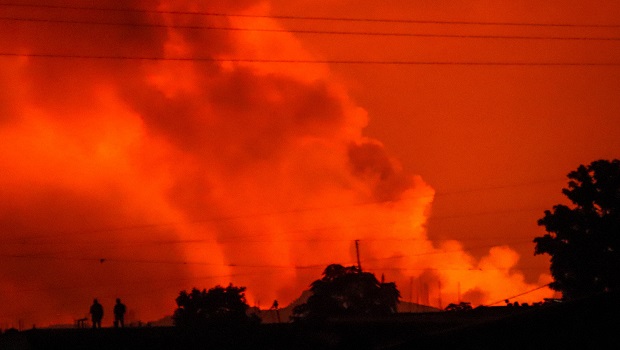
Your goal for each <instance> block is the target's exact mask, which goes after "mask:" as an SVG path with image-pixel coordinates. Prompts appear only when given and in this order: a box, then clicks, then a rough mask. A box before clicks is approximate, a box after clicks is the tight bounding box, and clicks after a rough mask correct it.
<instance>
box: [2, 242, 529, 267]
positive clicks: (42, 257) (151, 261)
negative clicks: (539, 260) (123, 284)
mask: <svg viewBox="0 0 620 350" xmlns="http://www.w3.org/2000/svg"><path fill="white" fill-rule="evenodd" d="M525 243H532V241H531V240H527V241H525V240H523V241H516V242H512V243H502V244H499V243H495V244H486V245H479V246H475V247H471V248H469V249H468V250H474V249H482V248H491V247H495V246H498V245H505V244H511V245H517V244H525ZM452 253H467V250H465V249H454V250H443V251H442V250H439V249H437V250H435V251H431V252H423V253H416V254H402V255H395V256H390V257H383V258H370V259H364V261H382V260H393V259H402V258H411V257H419V256H428V255H444V254H452ZM0 258H15V259H31V260H68V261H87V262H95V263H100V264H105V263H135V264H165V265H203V266H221V267H237V268H277V269H317V268H323V267H325V266H327V265H329V264H330V263H322V264H312V265H268V264H239V263H210V262H204V261H175V260H155V259H128V258H122V257H121V258H118V257H103V256H100V257H71V256H66V255H50V254H0Z"/></svg>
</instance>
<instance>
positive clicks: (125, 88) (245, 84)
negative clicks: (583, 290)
mask: <svg viewBox="0 0 620 350" xmlns="http://www.w3.org/2000/svg"><path fill="white" fill-rule="evenodd" d="M97 4H98V6H100V7H114V6H118V4H117V2H109V4H104V3H102V2H98V3H97ZM108 5H109V6H108ZM123 6H126V7H127V8H150V9H153V7H152V4H151V2H150V1H149V2H147V1H137V0H136V1H128V2H124V3H123ZM268 10H269V9H268V6H267V4H266V3H263V2H258V1H219V2H218V5H213V4H211V2H194V1H161V3H160V4H159V5H158V7H157V11H156V12H135V11H102V10H98V11H93V10H76V9H73V10H71V9H49V8H48V9H37V8H31V7H14V8H11V11H12V15H14V16H15V17H20V18H45V19H50V18H54V19H62V20H66V21H73V22H77V21H79V22H114V23H125V24H131V25H97V24H92V23H91V24H77V23H71V24H69V23H64V24H61V23H50V22H30V21H4V22H2V24H1V25H2V26H3V30H2V31H3V33H7V34H6V35H3V36H2V37H1V38H0V43H1V44H2V47H3V50H4V51H6V52H11V53H18V54H22V56H17V57H15V56H4V57H1V58H0V60H1V61H2V64H1V65H0V113H1V114H0V140H2V142H1V143H0V174H2V176H0V198H1V201H0V261H1V264H0V280H1V281H2V287H1V288H0V298H2V300H4V301H5V303H4V306H3V308H2V310H1V311H0V326H2V327H7V326H11V325H15V324H16V322H17V321H18V320H23V321H24V322H25V323H26V325H30V324H31V323H39V324H41V323H43V324H45V323H50V322H65V323H69V322H73V320H75V319H77V318H81V317H84V316H85V314H86V312H87V310H88V306H89V304H90V302H91V301H92V298H95V297H97V298H99V299H100V300H101V301H102V302H103V304H104V306H105V307H107V314H108V315H109V313H110V310H111V306H112V304H113V299H114V298H116V297H120V298H122V299H123V300H124V301H125V303H126V304H127V305H128V307H129V309H130V318H133V319H134V320H136V319H142V320H154V319H157V318H160V317H162V316H163V315H165V314H170V313H171V312H172V311H173V310H174V307H175V305H174V298H175V296H176V295H177V294H178V292H179V291H180V290H183V289H189V288H191V287H193V286H197V287H200V288H209V287H211V286H214V285H215V284H228V283H229V282H232V283H234V284H236V285H243V286H247V287H248V297H249V300H250V302H251V303H253V304H259V303H260V304H261V306H268V305H269V304H270V303H271V302H272V301H273V300H274V299H278V300H279V301H280V303H281V305H285V304H286V303H288V302H290V301H292V300H293V299H294V298H296V297H297V296H299V294H300V293H301V291H302V290H304V289H306V288H307V286H308V284H309V283H310V282H311V281H312V280H314V279H316V278H318V277H319V276H320V272H321V271H322V269H323V268H324V267H325V266H326V265H327V264H329V263H342V264H353V263H355V248H354V240H360V242H361V256H362V262H363V268H364V269H368V270H370V271H373V272H376V273H377V274H381V273H383V274H385V276H386V279H388V280H395V281H396V282H397V285H398V287H399V288H400V290H401V292H402V293H403V297H404V298H405V299H408V297H407V294H408V293H409V292H410V289H411V292H410V293H409V294H410V295H412V296H416V297H417V298H418V301H420V302H423V301H426V302H428V303H430V304H433V305H438V302H439V301H438V300H437V299H438V298H436V297H434V295H437V296H439V293H440V291H441V293H442V294H441V297H442V298H443V300H444V301H445V302H450V301H456V299H457V290H459V291H460V293H461V296H462V299H463V300H469V301H472V302H474V303H485V302H490V301H493V300H494V299H497V298H504V297H506V296H507V295H510V294H511V293H514V292H515V291H517V292H519V291H524V290H527V289H528V288H532V286H530V285H527V284H526V283H525V282H524V278H523V276H522V274H520V273H519V272H518V271H513V270H512V268H513V267H514V266H515V264H516V262H517V260H518V256H517V255H516V253H514V252H513V251H512V250H511V249H510V248H508V247H495V248H492V249H491V250H490V251H489V254H488V255H487V256H486V257H485V258H483V259H482V260H480V261H475V260H474V259H473V258H472V257H471V256H470V255H468V254H467V252H465V251H463V249H462V247H461V245H460V244H459V242H456V241H453V242H443V243H442V244H436V243H433V242H431V241H429V240H428V239H427V237H426V233H425V223H426V219H427V218H428V216H429V215H430V210H431V204H432V201H433V195H434V192H433V189H432V188H431V187H430V186H428V185H427V184H425V183H424V181H423V180H422V179H421V178H420V177H418V176H412V175H409V174H406V173H404V172H403V170H402V169H401V168H400V167H399V164H398V162H397V161H396V160H395V159H393V158H392V157H390V156H389V154H388V153H387V152H386V150H385V149H384V147H383V146H382V144H381V143H380V141H379V140H373V139H369V138H367V137H364V136H363V134H362V131H363V128H364V126H365V125H366V122H367V116H366V113H365V112H364V110H363V109H361V108H359V107H358V106H356V105H355V103H354V102H353V101H352V100H351V99H350V98H349V97H348V95H347V93H346V91H345V90H344V89H343V87H342V86H340V85H339V84H338V83H337V82H335V79H334V78H333V77H331V76H330V74H329V68H328V67H327V66H325V65H321V64H275V63H273V64H266V63H252V62H246V63H241V62H231V61H225V59H229V58H258V59H260V58H287V59H291V58H292V59H312V58H313V57H312V55H311V54H309V53H308V52H306V51H305V50H304V48H303V47H301V46H300V44H299V42H297V41H296V40H295V38H294V37H293V36H291V35H287V34H285V33H277V34H274V33H271V34H270V33H257V32H244V31H225V30H207V29H188V28H181V27H182V26H195V27H197V26H244V27H252V26H254V27H260V26H263V27H264V26H270V27H277V26H278V23H277V22H275V21H273V20H269V19H264V18H263V19H256V18H254V19H252V18H240V17H225V16H198V15H180V14H174V13H171V12H173V11H202V12H218V13H243V12H247V13H265V14H267V13H268ZM143 23H157V24H162V25H165V26H160V27H146V26H141V25H139V24H143ZM32 54H49V55H52V57H46V58H43V57H33V56H32ZM54 56H55V57H54ZM66 56H86V58H84V57H82V58H79V57H73V58H70V57H66ZM101 56H106V57H110V56H113V57H124V59H110V58H93V57H101ZM88 57H90V58H88ZM153 57H164V58H178V57H195V58H204V59H211V61H209V60H194V61H176V60H151V59H145V58H153ZM139 58H142V59H139ZM542 278H543V279H544V278H545V277H542ZM544 282H547V281H546V280H544ZM414 290H415V291H414ZM544 292H545V293H546V294H548V291H544ZM541 295H542V294H538V295H535V294H534V295H529V297H530V298H531V300H540V297H541ZM420 298H421V299H420ZM425 299H426V300H425ZM104 321H105V320H104Z"/></svg>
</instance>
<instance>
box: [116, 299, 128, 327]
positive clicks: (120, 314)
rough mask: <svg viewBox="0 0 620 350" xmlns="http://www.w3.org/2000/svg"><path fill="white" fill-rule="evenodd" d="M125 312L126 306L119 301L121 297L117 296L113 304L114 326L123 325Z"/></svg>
mask: <svg viewBox="0 0 620 350" xmlns="http://www.w3.org/2000/svg"><path fill="white" fill-rule="evenodd" d="M125 312H127V307H125V304H123V303H121V299H118V298H117V299H116V305H114V328H118V327H119V326H120V327H121V328H124V327H125Z"/></svg>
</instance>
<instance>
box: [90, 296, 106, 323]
mask: <svg viewBox="0 0 620 350" xmlns="http://www.w3.org/2000/svg"><path fill="white" fill-rule="evenodd" d="M90 315H91V318H92V321H93V328H101V319H102V318H103V306H101V304H99V301H97V299H95V300H93V305H91V306H90Z"/></svg>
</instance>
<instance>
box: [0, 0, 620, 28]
mask: <svg viewBox="0 0 620 350" xmlns="http://www.w3.org/2000/svg"><path fill="white" fill-rule="evenodd" d="M0 6H5V7H22V8H40V9H58V10H84V11H106V12H130V13H155V14H170V15H199V16H214V17H241V18H244V17H245V18H266V19H280V20H304V21H336V22H369V23H402V24H440V25H479V26H521V27H524V26H527V27H567V28H570V27H578V28H579V27H582V28H620V24H600V23H581V24H580V23H544V22H499V21H489V22H484V21H447V20H417V19H397V18H371V17H329V16H293V15H277V14H275V15H257V14H241V13H237V14H234V13H223V12H207V11H166V10H148V9H137V8H111V7H95V6H65V5H44V4H39V5H35V4H17V3H0Z"/></svg>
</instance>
